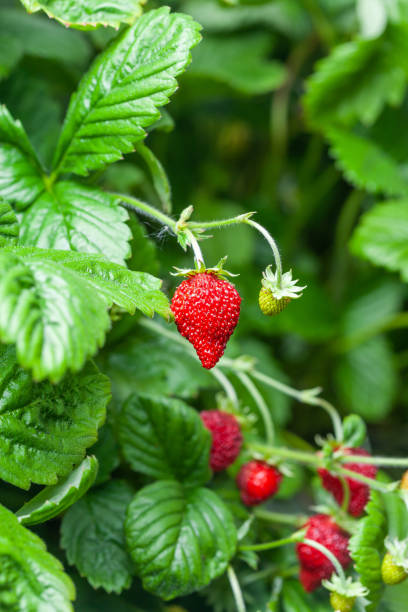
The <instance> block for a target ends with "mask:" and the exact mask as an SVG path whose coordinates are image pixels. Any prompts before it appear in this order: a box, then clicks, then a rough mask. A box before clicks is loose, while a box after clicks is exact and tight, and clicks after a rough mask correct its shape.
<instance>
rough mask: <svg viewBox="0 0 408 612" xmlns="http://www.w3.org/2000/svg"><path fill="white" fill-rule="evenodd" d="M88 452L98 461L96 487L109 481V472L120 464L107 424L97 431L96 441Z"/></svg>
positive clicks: (110, 429)
mask: <svg viewBox="0 0 408 612" xmlns="http://www.w3.org/2000/svg"><path fill="white" fill-rule="evenodd" d="M90 452H91V453H92V454H93V455H95V457H96V459H97V461H98V473H97V475H96V479H95V486H96V485H98V484H102V483H103V482H106V481H107V480H109V478H110V475H111V472H113V470H114V469H115V468H117V467H118V466H119V464H120V458H119V445H118V443H117V442H116V438H115V435H114V433H113V429H112V426H111V425H110V424H109V423H105V425H104V426H103V427H101V429H100V430H99V431H98V441H97V443H96V444H94V446H92V448H91V449H90Z"/></svg>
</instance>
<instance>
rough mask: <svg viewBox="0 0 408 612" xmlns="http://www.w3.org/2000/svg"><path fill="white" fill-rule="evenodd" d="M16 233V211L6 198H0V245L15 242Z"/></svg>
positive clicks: (16, 238) (17, 230) (17, 227)
mask: <svg viewBox="0 0 408 612" xmlns="http://www.w3.org/2000/svg"><path fill="white" fill-rule="evenodd" d="M18 234H19V226H18V221H17V217H16V213H15V212H14V210H13V209H12V207H11V206H10V204H9V203H8V202H6V200H3V199H2V198H0V247H3V246H4V245H5V244H12V243H15V242H17V240H18Z"/></svg>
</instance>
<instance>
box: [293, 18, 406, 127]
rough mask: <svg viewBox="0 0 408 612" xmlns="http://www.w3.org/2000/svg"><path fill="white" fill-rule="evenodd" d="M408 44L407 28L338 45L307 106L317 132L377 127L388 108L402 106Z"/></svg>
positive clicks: (310, 88) (311, 84)
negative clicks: (331, 127) (330, 126)
mask: <svg viewBox="0 0 408 612" xmlns="http://www.w3.org/2000/svg"><path fill="white" fill-rule="evenodd" d="M407 41H408V38H407V29H406V25H405V24H404V25H403V24H399V26H390V27H389V28H388V29H387V31H386V32H385V33H384V34H383V35H382V36H381V37H379V38H376V39H374V40H364V39H359V40H354V41H352V42H346V43H343V44H341V45H338V46H337V47H335V48H334V49H333V51H332V52H331V54H330V55H328V56H327V57H325V58H324V59H322V60H320V61H319V62H318V64H317V66H316V71H315V73H314V74H313V75H312V76H311V77H310V78H309V80H308V83H307V93H306V97H305V100H304V101H305V106H306V112H307V115H308V118H309V121H310V122H311V123H312V124H313V126H315V127H316V128H317V129H321V128H322V126H324V125H326V124H327V123H343V124H350V123H351V122H353V121H356V120H358V119H359V120H360V121H361V122H362V123H365V124H371V123H373V122H374V121H375V120H376V118H377V117H378V115H379V114H380V112H381V111H382V109H383V107H384V106H385V105H386V104H391V105H392V106H395V105H397V104H399V103H400V102H401V101H402V97H403V95H404V91H405V83H406V79H407V70H408V65H407V62H406V57H407V46H408V42H407Z"/></svg>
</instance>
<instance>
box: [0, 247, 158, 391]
mask: <svg viewBox="0 0 408 612" xmlns="http://www.w3.org/2000/svg"><path fill="white" fill-rule="evenodd" d="M160 284H161V282H160V281H159V280H158V279H156V278H155V277H153V276H150V275H149V274H147V273H137V272H131V271H129V270H127V269H126V268H124V267H122V266H119V265H117V264H113V263H110V262H108V261H106V260H105V259H103V258H102V257H98V256H97V255H86V254H79V253H74V252H72V251H55V250H51V251H48V250H43V249H29V248H23V247H5V248H3V250H2V251H1V252H0V301H1V304H2V308H1V311H0V339H1V341H3V342H6V343H15V344H16V349H17V357H18V360H19V362H20V364H21V365H22V366H23V367H25V368H29V369H32V371H33V376H34V378H35V379H36V380H42V379H44V378H47V377H48V378H50V379H51V380H53V381H58V380H59V379H60V378H61V377H62V376H63V374H64V373H65V372H66V370H73V371H76V370H79V369H80V368H81V367H82V366H83V364H84V363H85V361H86V359H87V358H88V357H89V356H91V355H93V354H94V353H95V352H96V350H97V349H98V347H99V346H101V345H102V344H103V342H104V339H105V333H106V331H107V329H108V328H109V327H110V319H109V316H108V312H107V308H109V307H110V306H112V304H114V303H115V304H116V305H117V306H119V307H120V308H123V309H124V310H127V311H128V312H130V313H131V314H133V313H134V312H135V310H136V308H138V309H140V310H141V311H142V312H143V313H145V314H148V315H152V314H153V313H154V312H155V311H156V312H160V313H161V314H163V315H164V316H166V315H167V313H168V303H167V298H166V297H165V296H164V294H162V293H161V292H160V290H159V287H160Z"/></svg>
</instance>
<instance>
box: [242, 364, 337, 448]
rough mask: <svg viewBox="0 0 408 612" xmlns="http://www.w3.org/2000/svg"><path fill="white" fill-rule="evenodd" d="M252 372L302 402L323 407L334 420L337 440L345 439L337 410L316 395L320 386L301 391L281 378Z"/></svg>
mask: <svg viewBox="0 0 408 612" xmlns="http://www.w3.org/2000/svg"><path fill="white" fill-rule="evenodd" d="M250 374H251V376H252V377H253V378H256V379H257V380H259V381H261V382H263V383H265V384H266V385H269V386H270V387H273V388H274V389H277V390H278V391H281V392H282V393H285V394H286V395H290V396H291V397H294V398H295V399H297V400H298V401H299V402H301V403H302V404H309V405H310V406H320V407H321V408H323V410H325V411H326V412H327V413H328V415H329V416H330V418H331V420H332V424H333V431H334V435H335V437H336V440H338V441H339V442H341V441H342V440H343V425H342V422H341V419H340V416H339V414H338V412H337V410H336V409H335V407H334V406H332V404H330V402H328V401H327V400H325V399H323V398H320V397H316V393H320V388H316V389H307V390H304V391H299V390H298V389H293V388H292V387H289V385H285V384H284V383H282V382H280V381H279V380H275V379H274V378H271V377H270V376H267V375H266V374H262V373H261V372H258V371H257V370H251V372H250Z"/></svg>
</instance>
